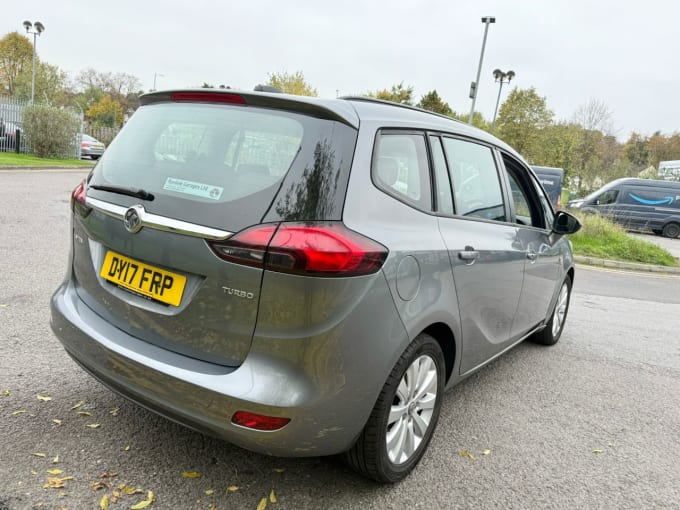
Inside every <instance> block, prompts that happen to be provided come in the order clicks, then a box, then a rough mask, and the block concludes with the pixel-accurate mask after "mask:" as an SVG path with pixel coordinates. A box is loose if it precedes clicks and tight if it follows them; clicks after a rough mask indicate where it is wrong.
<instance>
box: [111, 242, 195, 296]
mask: <svg viewBox="0 0 680 510" xmlns="http://www.w3.org/2000/svg"><path fill="white" fill-rule="evenodd" d="M99 276H101V277H102V278H104V279H106V280H108V281H110V282H113V283H115V284H117V285H119V286H121V287H123V288H125V289H129V290H131V291H133V292H136V293H138V294H142V295H143V296H147V297H150V298H152V299H155V300H157V301H160V302H162V303H167V304H169V305H174V306H179V303H180V301H182V293H183V292H184V286H185V285H186V283H187V279H186V277H184V276H182V275H181V274H177V273H172V272H170V271H166V270H165V269H159V268H157V267H154V266H150V265H149V264H144V263H142V262H139V261H137V260H134V259H130V258H128V257H124V256H123V255H120V254H119V253H116V252H113V251H109V252H107V253H106V257H105V258H104V263H103V264H102V269H101V271H100V272H99Z"/></svg>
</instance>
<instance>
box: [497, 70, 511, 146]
mask: <svg viewBox="0 0 680 510" xmlns="http://www.w3.org/2000/svg"><path fill="white" fill-rule="evenodd" d="M493 77H494V78H495V80H494V81H496V82H498V83H499V85H498V98H497V99H496V108H495V109H494V111H493V120H492V121H491V132H492V133H493V128H494V126H495V125H496V114H497V113H498V104H499V103H500V101H501V90H503V84H504V83H510V82H511V81H512V79H513V78H514V77H515V71H508V72H507V73H504V72H503V71H501V70H500V69H496V70H494V72H493Z"/></svg>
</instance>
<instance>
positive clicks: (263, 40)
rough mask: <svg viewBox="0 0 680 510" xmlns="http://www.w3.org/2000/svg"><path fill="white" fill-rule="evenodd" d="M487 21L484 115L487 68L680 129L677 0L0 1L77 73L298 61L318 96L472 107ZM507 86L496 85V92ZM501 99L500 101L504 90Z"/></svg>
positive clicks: (203, 78)
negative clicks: (397, 90)
mask: <svg viewBox="0 0 680 510" xmlns="http://www.w3.org/2000/svg"><path fill="white" fill-rule="evenodd" d="M486 15H490V16H495V18H496V23H495V24H493V25H491V26H490V28H489V35H488V39H487V45H486V51H485V55H484V64H483V67H482V74H481V78H480V84H479V92H478V99H477V108H476V109H477V110H478V111H481V112H482V113H483V115H484V116H485V117H487V118H491V117H492V116H493V110H494V106H495V102H496V97H497V93H498V85H497V84H495V83H494V79H493V75H492V72H493V70H494V69H496V68H500V69H501V70H504V71H506V70H510V69H512V70H514V71H515V72H516V73H517V75H516V78H515V80H514V81H513V82H512V83H511V87H514V86H517V87H520V88H528V87H535V88H536V90H537V92H538V93H539V94H540V95H542V96H545V97H546V99H547V103H548V107H549V108H551V109H552V110H553V111H554V112H555V115H556V118H557V119H570V118H571V117H572V115H573V113H574V111H575V110H576V108H577V107H578V106H579V105H582V104H584V103H585V102H586V101H588V100H589V99H591V98H596V99H599V100H601V101H604V102H605V103H606V104H607V105H608V106H609V108H610V109H611V110H612V112H613V119H612V120H613V127H614V134H616V135H617V137H618V138H619V139H620V140H625V139H626V138H627V137H628V135H629V133H630V132H631V131H637V132H640V133H643V134H647V135H649V134H652V133H653V132H655V131H657V130H658V131H661V132H662V133H666V134H672V133H673V132H676V131H680V98H679V96H680V65H679V60H680V2H677V1H672V0H645V1H639V0H638V1H632V0H619V1H608V0H607V1H585V0H543V1H542V0H515V1H507V0H505V1H504V0H476V1H461V0H458V1H455V0H421V1H418V0H408V1H406V0H390V1H373V2H368V1H366V2H357V1H352V0H345V1H344V2H341V1H334V2H330V1H326V0H315V1H307V2H305V1H302V0H285V1H272V0H260V1H253V0H251V1H240V2H235V1H231V2H230V1H221V2H218V1H207V0H192V1H178V0H162V1H156V2H145V1H144V0H137V1H131V0H116V1H115V2H114V1H110V2H106V1H92V0H89V1H85V0H61V1H57V0H5V1H3V2H2V7H1V8H0V35H4V34H6V33H8V32H11V31H14V30H17V31H19V32H23V27H22V22H23V21H24V20H25V19H27V20H30V21H41V22H42V23H43V24H44V25H45V28H46V30H45V32H44V33H43V35H42V36H41V37H40V38H39V40H38V44H37V50H38V54H39V55H40V57H41V58H42V59H44V60H46V61H47V62H49V63H50V64H54V65H58V66H59V67H61V68H62V69H64V70H65V71H67V72H69V73H71V75H75V74H77V73H78V71H80V70H82V69H85V68H88V67H92V68H94V69H96V70H98V71H111V72H125V73H129V74H133V75H135V76H137V77H138V78H139V79H140V80H141V82H142V86H143V88H144V89H145V90H148V89H150V88H151V87H152V85H153V80H154V74H155V73H158V74H159V75H162V76H157V81H156V86H157V88H158V89H163V88H174V87H187V86H199V85H201V84H202V83H203V82H208V83H212V84H215V85H219V84H225V85H229V86H231V87H235V88H244V89H252V87H253V86H254V85H256V84H257V83H263V82H266V81H267V79H268V74H269V73H274V72H280V71H288V72H294V71H297V70H301V71H302V72H303V73H304V75H305V78H306V79H307V81H308V82H309V83H310V84H311V85H313V86H314V87H316V88H317V90H318V91H319V95H320V96H323V97H335V96H336V93H338V92H339V94H340V95H346V94H363V93H366V92H367V91H374V90H377V89H382V88H389V87H390V86H391V85H393V84H395V83H399V82H402V81H403V82H404V84H405V85H411V86H413V87H414V89H415V97H416V100H418V99H420V96H422V95H423V94H425V93H426V92H428V91H430V90H432V89H436V90H437V91H438V92H439V95H440V96H441V97H442V98H443V99H444V100H445V101H447V102H448V103H449V104H450V105H451V107H452V108H453V109H454V110H456V111H457V112H469V110H470V103H471V101H470V99H469V98H468V92H469V86H470V82H471V81H472V80H474V78H475V75H476V73H477V65H478V62H479V55H480V50H481V46H482V38H483V35H484V25H483V23H482V22H481V17H482V16H486ZM509 90H510V88H508V87H507V86H504V89H503V98H504V97H505V96H506V95H507V92H508V91H509ZM503 98H501V102H502V100H503Z"/></svg>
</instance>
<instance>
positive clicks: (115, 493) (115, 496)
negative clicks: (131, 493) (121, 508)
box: [111, 490, 120, 504]
mask: <svg viewBox="0 0 680 510" xmlns="http://www.w3.org/2000/svg"><path fill="white" fill-rule="evenodd" d="M119 499H120V491H116V490H114V491H113V492H111V504H114V503H118V500H119Z"/></svg>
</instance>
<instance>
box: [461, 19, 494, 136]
mask: <svg viewBox="0 0 680 510" xmlns="http://www.w3.org/2000/svg"><path fill="white" fill-rule="evenodd" d="M482 23H484V25H485V26H484V39H483V40H482V52H481V53H480V55H479V66H478V67H477V79H476V80H475V81H473V82H472V83H471V84H470V99H472V107H471V108H470V118H469V119H468V124H472V118H473V116H474V114H475V102H476V101H477V86H478V85H479V76H480V74H481V73H482V61H483V60H484V48H485V47H486V35H487V34H488V33H489V25H490V24H491V23H496V18H494V17H493V16H485V17H483V18H482Z"/></svg>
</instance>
